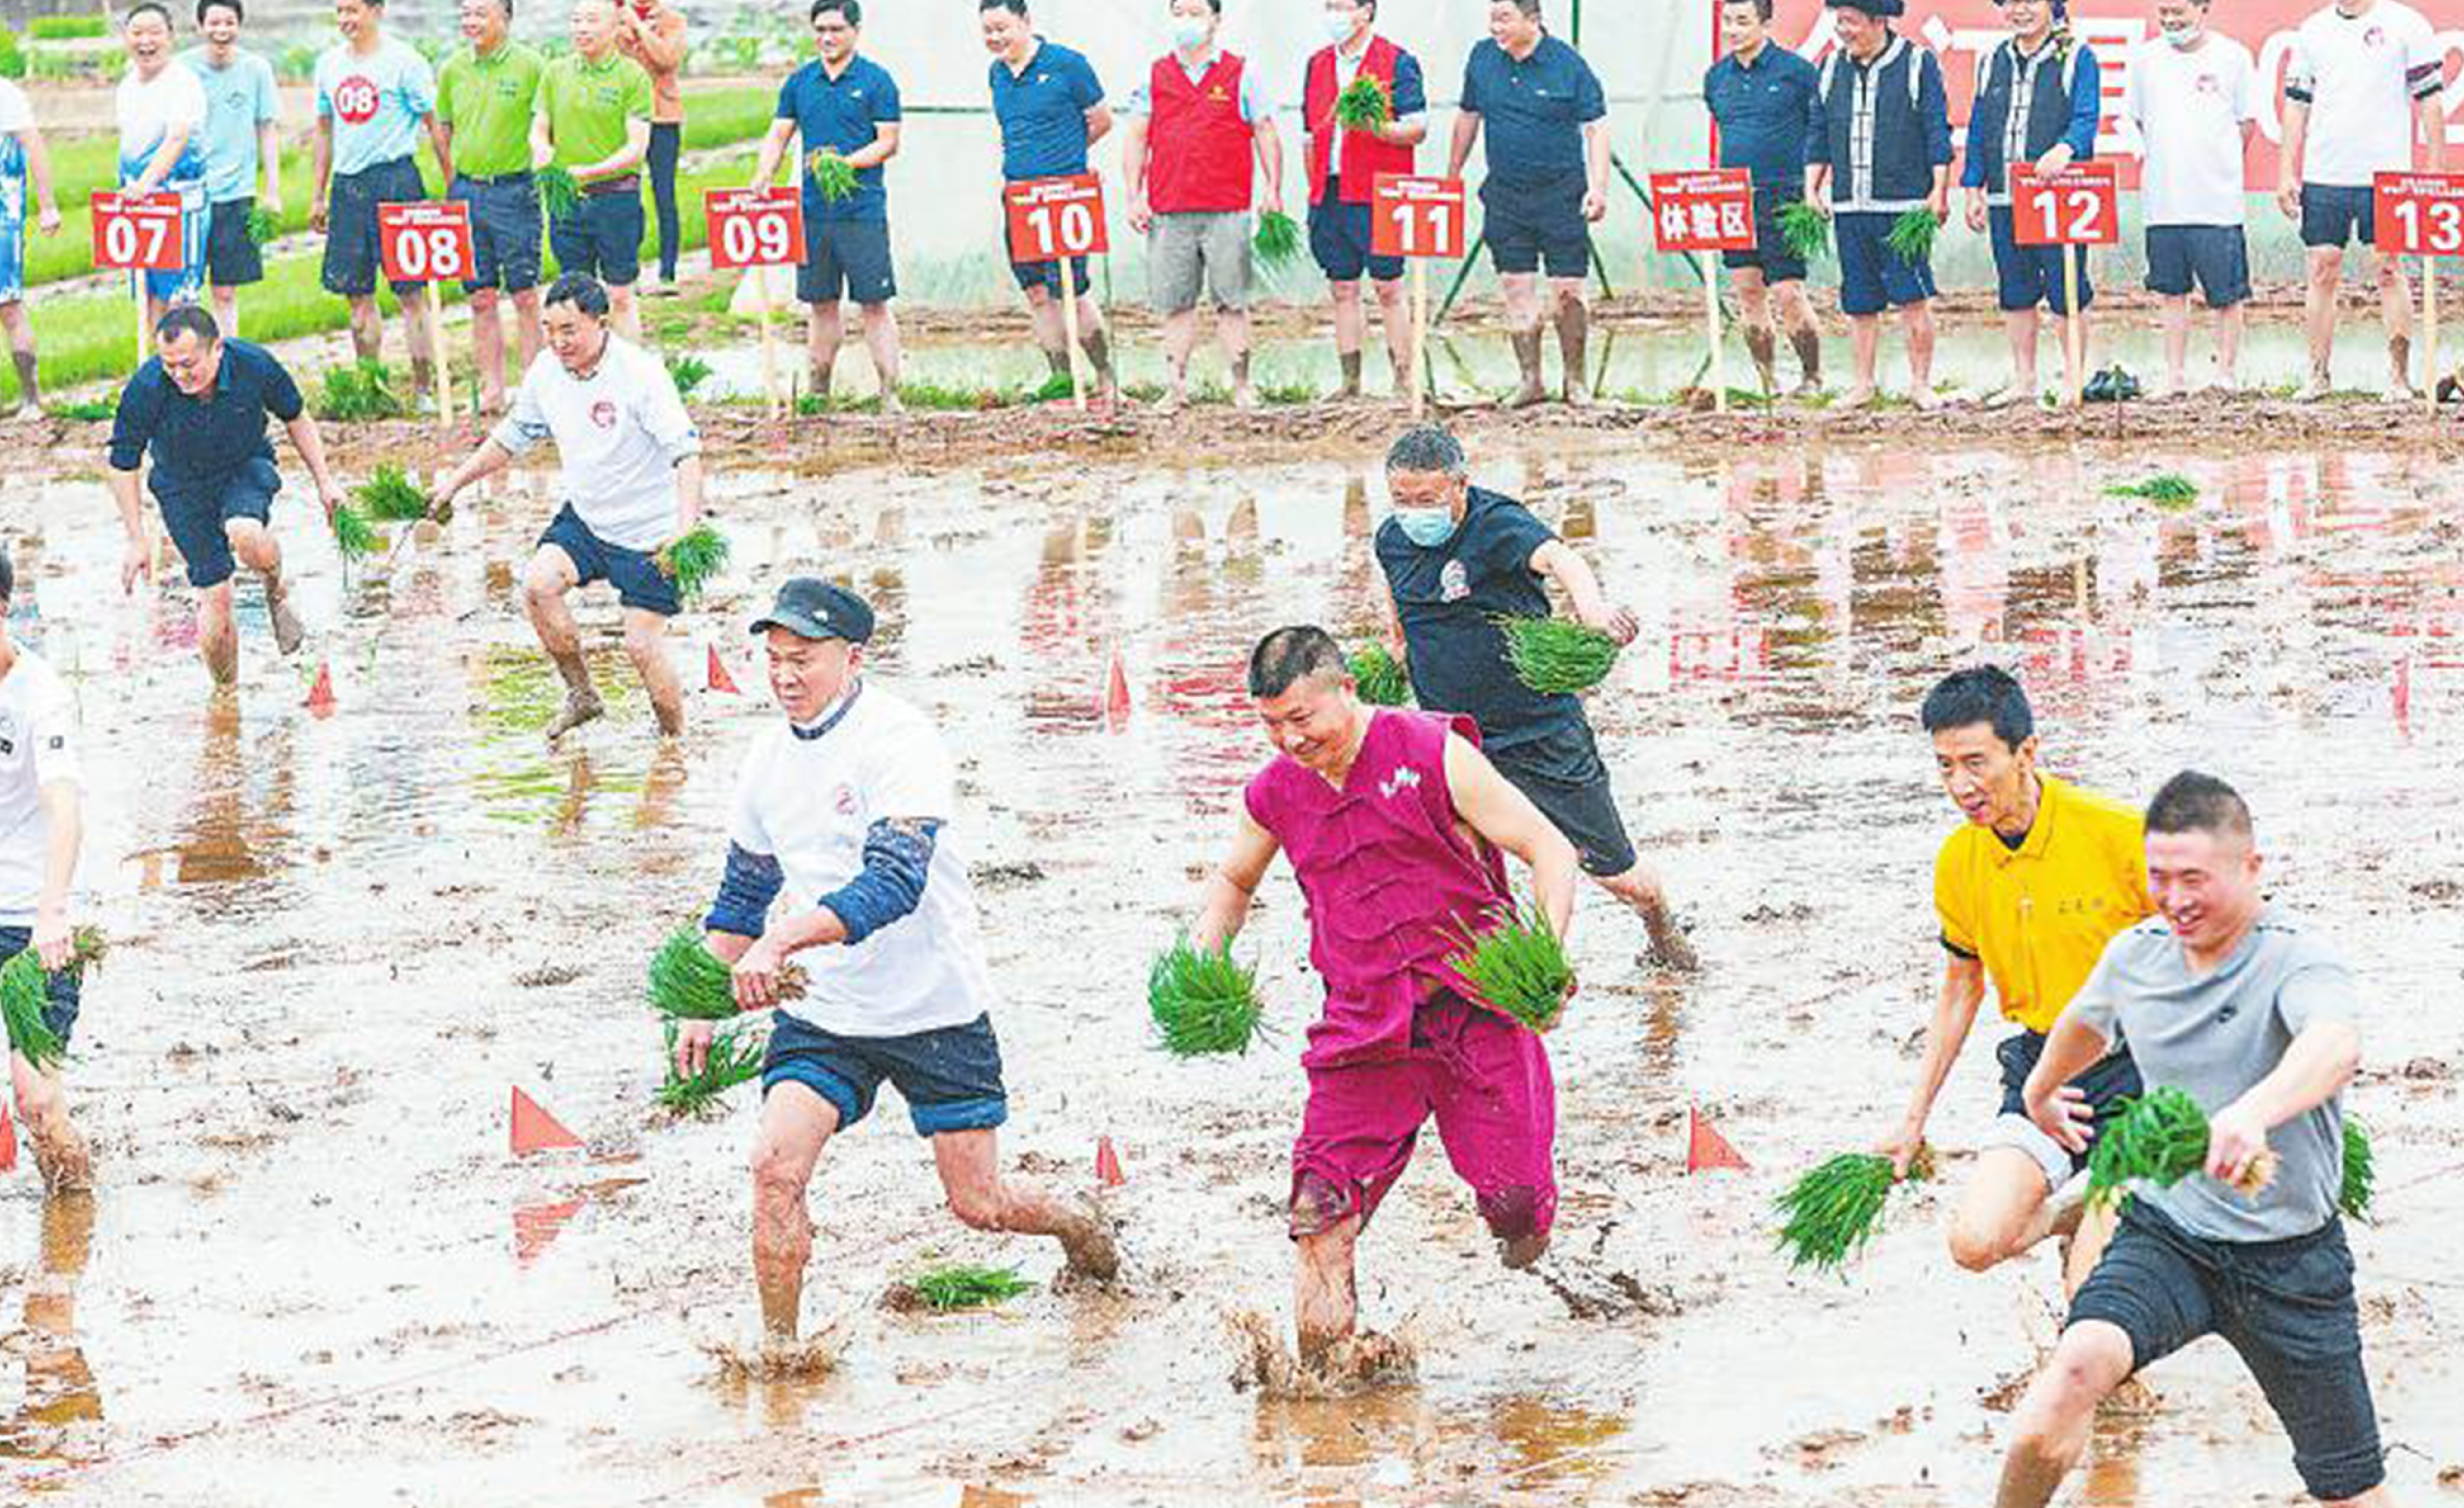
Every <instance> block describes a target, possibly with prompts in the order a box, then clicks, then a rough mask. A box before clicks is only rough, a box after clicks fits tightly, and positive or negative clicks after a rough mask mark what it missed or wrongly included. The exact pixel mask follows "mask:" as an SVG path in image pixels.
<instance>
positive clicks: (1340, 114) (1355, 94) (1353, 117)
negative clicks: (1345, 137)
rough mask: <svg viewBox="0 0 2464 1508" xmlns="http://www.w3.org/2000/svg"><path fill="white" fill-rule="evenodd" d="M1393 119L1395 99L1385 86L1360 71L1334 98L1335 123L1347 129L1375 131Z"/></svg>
mask: <svg viewBox="0 0 2464 1508" xmlns="http://www.w3.org/2000/svg"><path fill="white" fill-rule="evenodd" d="M1394 119H1395V101H1394V100H1393V98H1390V97H1388V95H1387V93H1386V86H1385V85H1384V84H1382V83H1380V82H1379V81H1378V80H1376V79H1375V78H1372V77H1371V76H1368V75H1367V74H1362V75H1361V76H1359V77H1357V78H1354V79H1353V81H1352V82H1350V83H1348V84H1346V85H1344V86H1343V93H1341V94H1339V95H1337V96H1335V97H1334V123H1335V124H1337V125H1339V126H1341V127H1343V128H1344V129H1345V130H1347V131H1375V130H1376V129H1377V128H1378V127H1379V126H1381V125H1385V124H1387V123H1389V122H1391V121H1392V120H1394Z"/></svg>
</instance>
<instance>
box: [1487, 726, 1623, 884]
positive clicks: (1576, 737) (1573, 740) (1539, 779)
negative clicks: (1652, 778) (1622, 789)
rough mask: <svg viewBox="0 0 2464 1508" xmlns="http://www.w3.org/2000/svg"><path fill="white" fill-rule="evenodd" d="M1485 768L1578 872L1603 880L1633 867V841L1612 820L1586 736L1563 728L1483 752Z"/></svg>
mask: <svg viewBox="0 0 2464 1508" xmlns="http://www.w3.org/2000/svg"><path fill="white" fill-rule="evenodd" d="M1485 752H1486V754H1488V762H1489V763H1490V764H1493V765H1495V766H1496V767H1497V773H1498V774H1500V775H1502V776H1506V778H1507V783H1508V784H1510V785H1512V786H1513V787H1514V788H1515V789H1516V790H1518V791H1520V792H1522V793H1523V794H1524V795H1525V796H1526V797H1527V798H1529V799H1530V802H1531V804H1532V805H1534V806H1536V807H1538V808H1540V815H1541V816H1543V817H1545V818H1547V819H1549V822H1550V825H1551V826H1552V827H1554V828H1556V829H1557V831H1559V832H1561V833H1563V834H1565V835H1566V841H1568V842H1570V843H1573V845H1574V852H1575V854H1576V855H1577V856H1578V857H1579V858H1580V859H1581V861H1582V864H1583V872H1584V873H1585V874H1588V875H1592V876H1595V877H1597V878H1602V879H1605V878H1607V877H1609V876H1611V875H1620V874H1623V873H1625V872H1626V871H1627V870H1628V869H1631V868H1633V867H1634V857H1635V856H1634V841H1633V840H1632V839H1630V838H1628V837H1626V833H1625V822H1624V821H1623V820H1621V819H1620V818H1619V817H1618V816H1617V793H1616V792H1614V791H1612V790H1610V789H1609V772H1608V769H1607V767H1606V766H1604V765H1602V764H1601V763H1600V754H1599V746H1598V745H1597V744H1596V743H1595V742H1594V740H1593V738H1592V730H1591V729H1590V727H1588V726H1587V725H1585V724H1582V723H1569V724H1566V725H1564V726H1562V727H1559V728H1556V729H1552V730H1551V732H1548V733H1547V734H1546V735H1544V736H1542V737H1539V738H1534V739H1531V740H1529V741H1528V742H1525V743H1519V744H1509V745H1507V746H1506V747H1505V748H1502V749H1501V748H1496V747H1493V746H1492V747H1489V748H1487V749H1486V751H1485Z"/></svg>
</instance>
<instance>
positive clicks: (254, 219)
mask: <svg viewBox="0 0 2464 1508" xmlns="http://www.w3.org/2000/svg"><path fill="white" fill-rule="evenodd" d="M281 233H282V222H281V221H279V220H276V219H275V218H274V211H273V210H271V209H268V208H265V207H264V206H263V205H253V206H251V207H250V208H249V211H248V239H249V243H250V244H251V245H253V246H264V245H266V244H267V243H268V242H270V241H272V240H273V239H274V238H275V236H277V235H280V234H281Z"/></svg>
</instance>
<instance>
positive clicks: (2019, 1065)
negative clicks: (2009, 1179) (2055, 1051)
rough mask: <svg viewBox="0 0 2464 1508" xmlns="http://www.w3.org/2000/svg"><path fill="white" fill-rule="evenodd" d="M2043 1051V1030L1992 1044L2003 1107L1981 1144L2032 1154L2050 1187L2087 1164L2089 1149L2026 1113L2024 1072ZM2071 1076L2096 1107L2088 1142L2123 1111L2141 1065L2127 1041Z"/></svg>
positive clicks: (2135, 1092) (2031, 1069) (2031, 1070)
mask: <svg viewBox="0 0 2464 1508" xmlns="http://www.w3.org/2000/svg"><path fill="white" fill-rule="evenodd" d="M2044 1053H2045V1036H2044V1034H2043V1033H2042V1032H2021V1033H2019V1034H2018V1035H2017V1036H2015V1037H2011V1038H2005V1039H2004V1040H2003V1042H2002V1044H2001V1045H2000V1046H1998V1047H1996V1048H1994V1049H1993V1058H1994V1060H1995V1061H1997V1062H1999V1063H2000V1064H2001V1065H2002V1113H2001V1114H2000V1115H1999V1116H1996V1117H1995V1118H1994V1121H1993V1125H1992V1126H1991V1127H1990V1128H1989V1129H1988V1130H1987V1131H1986V1133H1985V1140H1984V1142H1983V1144H1982V1145H1984V1146H1986V1147H2017V1148H2018V1149H2019V1150H2021V1151H2023V1152H2026V1153H2027V1154H2028V1155H2029V1156H2031V1157H2033V1158H2035V1160H2036V1167H2037V1168H2038V1169H2040V1170H2041V1171H2042V1172H2043V1173H2044V1175H2045V1189H2046V1191H2048V1192H2051V1191H2054V1190H2057V1189H2059V1188H2060V1187H2061V1186H2062V1185H2064V1184H2066V1183H2068V1182H2070V1180H2071V1176H2072V1175H2073V1174H2074V1173H2077V1172H2079V1171H2080V1170H2081V1169H2085V1168H2086V1167H2087V1153H2085V1152H2074V1151H2072V1150H2071V1149H2070V1148H2069V1147H2064V1146H2063V1145H2062V1144H2061V1143H2059V1142H2057V1141H2055V1140H2054V1139H2053V1138H2052V1137H2051V1136H2048V1135H2046V1134H2045V1128H2044V1127H2043V1126H2038V1125H2037V1124H2036V1123H2035V1121H2033V1120H2030V1119H2029V1118H2028V1099H2027V1088H2028V1075H2030V1074H2032V1073H2034V1072H2035V1069H2036V1060H2037V1059H2039V1058H2041V1057H2043V1056H2044ZM2071 1082H2072V1084H2073V1085H2075V1086H2076V1087H2078V1088H2079V1090H2080V1091H2081V1092H2082V1093H2084V1094H2085V1095H2086V1096H2087V1103H2088V1108H2090V1109H2092V1110H2094V1111H2095V1112H2096V1126H2095V1127H2094V1129H2092V1130H2091V1131H2090V1132H2089V1133H2088V1145H2089V1146H2090V1147H2094V1146H2095V1145H2096V1138H2097V1137H2099V1136H2101V1135H2102V1134H2103V1132H2104V1126H2105V1123H2106V1122H2108V1121H2110V1120H2112V1119H2113V1118H2114V1117H2115V1116H2117V1115H2120V1114H2121V1113H2122V1104H2121V1102H2122V1101H2123V1100H2125V1099H2130V1098H2135V1097H2136V1096H2137V1095H2138V1094H2139V1093H2140V1092H2141V1090H2140V1083H2139V1065H2138V1064H2137V1063H2135V1062H2133V1061H2131V1059H2130V1050H2129V1048H2127V1047H2120V1048H2116V1049H2115V1050H2114V1051H2112V1052H2110V1053H2107V1054H2105V1055H2104V1056H2103V1057H2102V1058H2101V1059H2099V1060H2096V1061H2095V1062H2094V1063H2092V1064H2090V1065H2089V1066H2088V1068H2087V1069H2086V1071H2085V1072H2083V1073H2081V1074H2079V1076H2078V1077H2077V1078H2075V1079H2073V1080H2072V1081H2071Z"/></svg>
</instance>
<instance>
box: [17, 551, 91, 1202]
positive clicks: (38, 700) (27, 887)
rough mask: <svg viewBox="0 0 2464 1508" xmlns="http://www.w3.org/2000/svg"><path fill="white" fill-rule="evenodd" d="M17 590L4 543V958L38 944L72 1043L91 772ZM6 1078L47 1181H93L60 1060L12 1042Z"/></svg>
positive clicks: (65, 698) (50, 996)
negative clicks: (34, 1055)
mask: <svg viewBox="0 0 2464 1508" xmlns="http://www.w3.org/2000/svg"><path fill="white" fill-rule="evenodd" d="M16 590H17V576H16V569H15V567H14V566H13V565H11V562H10V560H9V557H8V555H7V553H6V552H0V964H5V963H7V962H8V961H9V960H10V959H11V958H13V957H15V956H16V955H17V954H19V953H21V952H24V951H26V950H28V949H30V948H31V949H33V951H34V956H35V958H36V959H37V960H39V961H40V962H41V964H42V966H43V968H44V969H45V970H46V971H48V972H49V976H48V977H47V978H46V979H45V980H44V998H43V1003H42V1016H43V1024H44V1025H45V1026H47V1027H49V1028H50V1029H51V1033H52V1035H53V1036H54V1037H55V1038H58V1039H59V1042H60V1044H61V1045H62V1046H63V1047H65V1046H66V1045H67V1043H68V1039H69V1032H70V1030H71V1028H73V1027H74V1026H76V1024H77V973H76V971H75V970H74V969H73V968H72V967H71V965H72V963H73V961H74V957H75V946H74V944H73V942H72V939H71V933H70V929H69V892H70V890H71V889H73V888H74V887H75V886H76V885H77V851H78V847H79V844H80V842H81V841H82V839H83V835H84V821H83V818H82V817H81V815H80V802H81V800H82V796H83V791H84V787H85V777H84V775H83V773H82V772H81V771H80V770H79V768H78V764H77V702H76V699H75V698H74V697H72V696H71V695H70V694H69V688H67V686H65V685H63V684H62V683H61V681H60V678H59V673H58V672H57V671H55V670H54V669H53V668H52V667H50V666H49V665H48V664H46V663H45V662H44V661H43V660H42V658H41V657H40V656H38V655H36V654H35V653H34V652H33V650H30V649H26V648H23V647H21V646H19V645H16V644H15V643H13V642H11V639H10V637H9V609H10V607H11V604H12V601H13V600H14V598H15V597H16ZM9 1078H10V1087H11V1093H12V1094H13V1095H14V1097H15V1099H16V1102H17V1119H18V1120H20V1121H22V1122H24V1123H25V1126H26V1130H27V1132H28V1134H29V1135H30V1136H31V1137H32V1138H33V1144H34V1164H35V1166H36V1167H37V1168H38V1169H41V1171H42V1174H43V1183H44V1186H45V1187H46V1188H48V1189H50V1190H51V1191H53V1192H55V1193H61V1192H67V1191H71V1190H77V1189H83V1188H85V1187H87V1185H88V1184H89V1183H90V1182H91V1181H92V1179H93V1165H92V1163H91V1162H90V1161H89V1160H88V1158H87V1156H86V1148H85V1141H84V1139H83V1138H82V1137H80V1136H78V1135H77V1127H76V1126H72V1125H70V1124H69V1107H68V1101H67V1099H66V1097H65V1096H63V1095H62V1094H61V1092H60V1065H59V1064H58V1063H57V1062H51V1063H46V1064H45V1065H44V1066H42V1067H40V1068H37V1067H35V1066H34V1065H33V1063H31V1062H29V1061H28V1060H27V1059H26V1055H25V1054H24V1053H23V1052H21V1051H16V1050H13V1049H12V1050H11V1053H10V1055H9Z"/></svg>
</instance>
